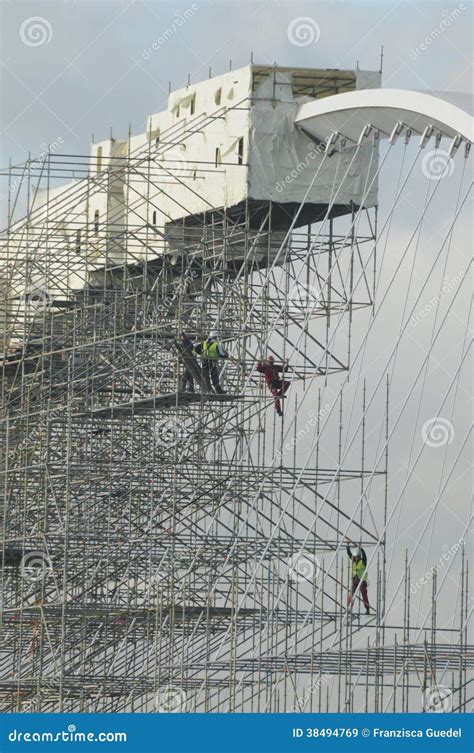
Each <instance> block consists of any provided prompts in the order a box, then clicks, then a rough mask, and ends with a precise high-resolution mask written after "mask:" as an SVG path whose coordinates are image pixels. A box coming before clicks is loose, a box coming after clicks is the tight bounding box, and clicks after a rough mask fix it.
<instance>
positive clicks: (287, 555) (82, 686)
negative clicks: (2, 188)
mask: <svg viewBox="0 0 474 753" xmlns="http://www.w3.org/2000/svg"><path fill="white" fill-rule="evenodd" d="M270 72H271V71H270ZM255 75H256V77H265V75H267V74H265V75H264V69H263V68H262V67H258V70H257V71H256V74H255ZM268 75H269V74H268ZM334 75H335V74H333V77H334ZM347 75H348V74H347ZM301 76H302V77H303V78H302V79H301V80H302V81H303V79H304V78H305V77H304V76H303V74H301ZM340 76H342V77H343V72H341V73H340ZM310 78H311V77H310ZM328 80H329V81H331V80H332V79H331V77H330V76H325V77H324V76H320V80H318V82H316V83H315V80H314V77H313V79H311V82H310V83H311V87H312V89H314V90H315V91H314V92H313V96H317V93H315V92H316V91H321V92H324V95H326V94H327V93H332V92H333V91H334V89H333V88H331V86H329V89H328V91H326V89H327V87H328ZM298 81H299V79H298ZM302 85H303V84H302V83H301V82H300V83H299V84H298V86H302ZM339 85H340V84H339ZM336 86H337V85H336ZM305 87H306V88H305V90H304V92H303V93H304V94H305V96H307V95H308V91H310V89H311V87H310V89H308V86H307V85H306V84H305ZM315 87H316V89H315ZM318 87H319V89H318ZM325 87H326V88H325ZM336 91H338V89H337V88H336ZM300 94H301V92H300ZM249 96H250V97H251V96H252V93H250V94H249ZM321 96H322V95H321ZM245 106H246V103H245V102H244V103H242V102H239V103H236V104H234V105H232V107H234V108H243V107H245ZM220 117H222V114H221V111H220V109H219V107H216V109H215V111H214V112H212V113H210V114H206V115H197V116H196V117H195V118H194V119H191V120H190V121H189V122H187V123H185V124H184V125H183V124H182V123H179V124H177V125H176V126H174V127H172V128H170V129H169V131H168V132H166V133H160V137H159V143H157V139H156V138H152V137H150V138H148V139H147V143H146V145H145V146H142V147H140V148H134V147H133V139H132V136H131V134H129V138H128V141H127V142H124V143H125V145H124V146H122V147H121V153H120V154H118V155H116V156H111V157H110V158H109V162H108V166H107V167H106V168H105V169H102V170H101V169H100V168H101V167H102V166H101V165H97V161H96V162H94V160H95V159H96V160H97V159H98V158H91V157H90V156H89V155H82V156H78V155H70V154H62V155H61V154H58V153H54V154H53V153H52V152H51V151H49V152H48V153H47V154H46V155H44V156H43V158H42V159H40V160H32V159H29V160H27V161H26V162H25V163H24V164H22V165H14V166H10V168H9V170H8V181H9V193H8V195H9V197H10V200H9V210H8V222H7V230H6V233H5V235H4V242H3V244H2V259H1V263H2V292H3V298H4V303H3V308H2V310H1V311H2V317H3V318H2V336H3V345H4V356H3V363H2V375H3V381H2V385H3V386H2V397H3V416H2V424H1V432H2V450H3V458H2V471H1V473H2V480H3V483H2V497H3V514H2V576H3V609H2V643H1V649H0V666H1V676H0V697H1V699H2V701H1V702H2V709H3V710H4V711H24V712H45V711H61V712H70V711H71V712H72V711H74V712H76V711H80V712H92V711H105V712H112V711H135V712H140V711H152V712H153V711H158V712H163V711H165V712H166V711H209V712H219V711H232V712H234V711H255V712H263V711H275V712H276V711H299V710H301V711H347V712H352V711H386V710H388V711H392V710H393V711H410V710H418V709H419V707H420V703H421V701H420V697H422V698H425V700H424V701H423V703H424V704H425V705H424V709H425V710H428V711H429V710H432V709H431V708H430V705H433V704H434V705H435V706H437V707H439V704H441V705H442V704H443V703H447V702H448V701H449V704H450V708H452V709H453V710H455V711H460V712H463V711H465V710H466V709H467V704H468V702H469V693H468V686H469V675H468V670H469V669H470V668H472V666H473V664H474V656H473V651H472V647H470V646H469V645H468V640H467V618H468V611H469V610H468V566H467V562H466V560H465V556H464V547H463V546H462V547H460V550H459V553H458V554H459V557H460V558H461V560H462V562H461V571H460V572H461V586H460V593H461V598H460V603H459V610H458V619H457V626H456V627H455V628H453V629H452V630H447V629H444V628H440V627H438V625H437V620H436V600H437V579H436V577H434V578H433V583H432V588H433V593H432V599H431V606H430V609H429V624H427V623H426V620H425V621H423V622H422V624H421V625H420V624H419V623H418V621H417V620H416V619H415V620H413V617H411V607H410V594H411V591H410V566H409V563H408V561H407V564H406V567H405V574H404V578H403V583H404V594H403V604H402V607H401V609H400V612H399V613H397V615H396V619H397V620H398V622H397V623H395V624H394V623H393V621H392V612H391V611H390V609H388V606H389V605H388V598H387V557H386V546H387V540H389V537H390V520H391V515H390V513H391V509H390V501H389V495H388V458H389V455H388V446H389V438H390V421H389V416H390V410H389V398H390V390H389V379H388V378H387V380H386V383H385V385H384V387H383V390H382V391H381V392H379V395H378V398H377V401H376V402H375V404H374V402H373V401H372V399H371V400H369V399H368V395H367V393H368V388H369V386H370V385H368V384H366V382H365V381H364V380H362V381H361V382H360V389H357V390H355V391H354V390H352V386H351V382H350V381H349V375H350V374H351V364H352V358H353V347H354V345H353V331H354V327H356V326H357V321H358V320H357V317H358V315H359V312H361V313H363V312H364V310H365V311H366V312H367V313H368V314H373V312H374V310H375V304H376V290H377V255H378V248H379V243H380V240H379V238H378V232H377V226H378V224H379V220H378V216H377V215H378V211H377V207H365V206H357V205H355V204H349V205H347V204H339V203H338V201H337V198H336V196H337V191H336V190H335V192H334V199H333V200H332V201H331V202H329V203H328V204H327V205H325V206H324V207H318V209H317V211H316V210H315V208H314V206H308V205H307V203H305V202H300V203H295V204H291V205H287V206H283V205H282V204H279V203H277V202H275V201H273V200H268V201H263V200H258V201H255V200H247V201H245V202H243V203H241V204H240V205H239V206H238V207H237V208H236V207H226V206H225V202H224V201H223V202H222V206H221V207H219V208H215V207H210V208H209V210H208V211H205V212H201V213H199V214H196V213H194V212H192V211H187V212H186V211H185V212H184V213H183V219H182V220H176V219H170V221H169V222H167V229H166V233H165V235H164V236H163V234H161V233H159V232H158V231H157V230H156V223H155V222H154V219H153V212H155V211H156V207H157V206H158V207H159V206H160V205H159V202H158V201H157V198H156V195H157V192H158V193H160V194H161V193H162V192H164V193H165V192H166V193H169V192H170V191H171V190H172V187H173V186H176V185H179V187H180V190H181V195H185V194H186V192H189V194H190V195H191V194H194V193H195V192H196V191H197V190H198V189H197V188H196V184H197V180H196V179H197V178H199V177H202V179H203V180H211V178H210V177H209V173H210V171H211V169H213V168H215V165H210V164H207V163H206V162H205V161H203V162H202V164H200V166H199V167H198V168H197V170H198V175H197V176H196V166H195V164H193V165H188V164H187V162H186V160H185V159H183V158H182V157H181V158H180V159H179V161H178V162H177V161H176V159H175V158H174V157H175V154H176V145H177V144H185V143H186V140H187V138H188V137H189V135H190V134H191V133H193V134H194V133H196V132H198V131H204V130H205V129H206V128H208V127H211V126H212V125H213V124H214V123H215V121H216V119H218V118H220ZM344 147H345V145H342V147H341V148H342V149H344ZM359 148H365V149H367V150H368V151H369V152H372V153H373V161H374V163H377V164H378V162H377V161H378V149H379V144H378V140H377V138H376V137H374V134H371V136H370V137H369V136H368V137H367V139H366V142H365V143H364V144H363V145H362V146H359V147H357V148H356V149H355V151H357V150H358V149H359ZM170 153H171V155H172V156H171V157H170V156H169V155H170ZM173 155H174V157H173ZM330 158H331V155H330V153H329V154H328V151H327V150H326V152H325V153H324V154H323V155H322V159H323V160H326V159H330ZM370 159H371V160H372V157H371V158H370ZM242 167H243V165H242ZM219 168H220V169H222V170H225V161H224V162H222V163H221V162H219ZM232 169H233V170H235V165H232ZM377 170H378V168H377ZM369 175H370V172H369V170H368V171H367V176H369ZM367 176H362V178H363V180H364V179H365V180H367V181H368V180H369V178H368V177H367ZM65 178H69V179H71V178H75V179H76V181H75V182H74V183H72V184H71V185H70V186H69V187H68V188H67V189H66V190H62V191H61V192H60V194H55V189H54V187H55V186H56V185H57V183H58V181H61V180H64V179H65ZM341 180H343V178H341ZM40 190H42V191H43V194H42V200H41V203H40V204H38V200H37V197H38V196H39V191H40ZM104 193H105V194H106V195H107V197H108V201H109V202H110V206H111V208H110V209H109V211H108V214H107V217H106V221H105V222H103V223H102V221H101V223H102V224H101V225H100V226H98V222H99V221H98V220H97V218H95V219H94V217H93V218H92V220H91V219H90V214H89V212H88V211H87V210H86V212H85V214H84V212H83V207H84V205H85V206H86V207H89V206H91V205H92V202H93V198H94V196H97V195H102V194H104ZM117 197H120V198H117ZM18 213H20V215H21V216H20V219H18ZM384 227H385V225H384ZM213 328H217V329H218V331H219V338H220V340H221V341H222V343H223V344H224V346H225V347H226V348H227V349H228V350H229V351H230V352H231V354H232V356H233V359H234V361H235V362H234V363H231V362H230V360H225V359H223V361H222V363H223V367H222V369H221V373H220V380H221V384H222V386H223V388H224V390H225V393H224V394H215V393H214V392H211V391H209V390H208V389H207V388H206V386H205V385H204V384H198V383H197V384H196V385H195V387H196V389H195V392H185V391H183V389H182V381H181V379H182V373H183V368H184V366H183V356H182V352H181V351H180V347H179V337H180V334H181V333H182V332H183V331H184V332H186V334H188V335H189V336H190V337H191V338H192V340H193V341H199V340H200V339H202V338H203V336H205V334H206V333H208V332H209V330H211V329H213ZM268 354H273V355H274V356H275V358H276V360H277V361H279V362H281V363H282V364H283V365H286V364H288V367H286V366H285V368H287V371H286V377H285V378H288V379H289V380H290V382H291V386H290V389H289V390H288V392H287V393H286V395H285V396H284V397H282V398H281V400H282V402H283V413H284V415H283V418H280V417H279V416H277V414H276V413H275V410H274V396H272V395H271V394H270V393H269V391H268V390H267V388H266V386H265V384H264V383H263V381H262V379H261V377H260V375H259V374H258V373H257V372H256V369H255V366H256V363H257V362H258V361H259V360H260V359H263V358H265V357H266V356H267V355H268ZM384 379H385V375H384ZM331 384H334V385H336V387H335V389H334V391H333V393H331V397H330V398H328V397H327V392H326V390H327V387H328V385H329V386H330V385H331ZM358 385H359V382H358ZM382 393H383V394H382ZM346 421H347V422H348V423H349V424H350V426H351V427H355V428H354V431H353V433H352V435H351V440H350V442H348V441H347V434H346V433H345V427H346V425H347V424H346ZM370 422H372V425H374V423H375V425H376V426H377V427H378V428H379V430H380V436H381V442H380V446H379V447H377V451H376V452H371V451H369V443H368V441H367V431H368V426H369V428H370ZM371 495H372V496H376V497H377V499H378V505H377V509H376V510H375V509H374V508H373V507H372V506H371V505H370V502H369V499H370V497H371ZM349 534H350V535H351V537H352V538H353V539H354V540H356V541H357V542H358V544H359V545H361V546H362V547H364V548H365V549H366V550H367V552H368V556H369V572H370V582H371V585H370V598H371V604H372V608H371V613H370V615H367V616H366V615H365V613H361V611H360V609H361V607H360V605H359V600H358V599H357V598H356V600H355V602H354V606H353V607H352V608H349V607H348V606H347V592H348V589H350V586H351V571H350V563H349V560H348V558H347V556H346V553H345V546H346V542H345V537H346V536H347V535H349ZM440 677H442V678H444V681H443V682H442V683H440ZM444 686H446V687H444ZM443 688H444V691H446V692H447V700H446V701H445V700H444V696H443V692H444V691H443ZM446 688H449V691H447V690H446ZM426 698H428V700H426Z"/></svg>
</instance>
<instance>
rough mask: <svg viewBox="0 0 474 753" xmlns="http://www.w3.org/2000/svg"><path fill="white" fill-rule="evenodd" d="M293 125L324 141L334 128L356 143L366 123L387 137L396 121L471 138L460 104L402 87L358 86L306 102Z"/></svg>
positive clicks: (416, 128) (417, 130) (470, 123)
mask: <svg viewBox="0 0 474 753" xmlns="http://www.w3.org/2000/svg"><path fill="white" fill-rule="evenodd" d="M294 122H295V124H296V126H297V127H299V128H301V129H303V130H304V131H305V132H306V133H307V134H308V135H309V136H311V137H312V138H315V139H317V140H318V141H324V140H325V139H327V138H328V137H329V136H330V135H331V134H332V133H334V131H338V132H339V134H340V135H341V137H342V138H345V139H347V140H348V141H349V142H353V143H357V141H358V140H359V137H360V134H361V132H362V130H363V128H364V126H366V125H367V124H370V125H371V126H373V127H374V128H376V129H377V130H378V131H379V132H380V137H381V138H388V137H389V136H390V135H391V133H392V131H393V128H394V126H395V125H396V123H397V122H402V123H403V124H404V125H405V126H406V127H407V128H410V129H411V130H412V131H413V132H414V133H419V134H422V133H423V132H424V130H425V128H426V127H427V126H433V128H434V129H435V131H439V132H440V133H442V134H443V136H447V137H451V138H453V137H455V136H461V137H462V138H463V139H465V140H466V141H469V142H471V141H472V140H473V132H474V128H473V122H474V121H473V118H472V117H471V115H469V114H468V113H467V112H464V110H461V109H460V108H459V107H455V105H452V104H450V103H449V102H446V101H445V100H443V99H439V98H438V97H433V96H431V95H430V94H423V93H420V92H414V91H409V90H405V89H360V90H358V91H354V92H347V93H345V94H335V95H333V96H331V97H324V98H322V99H317V100H313V101H312V102H306V103H305V104H303V105H301V107H300V108H299V109H298V111H297V114H296V117H295V121H294Z"/></svg>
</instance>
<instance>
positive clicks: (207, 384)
mask: <svg viewBox="0 0 474 753" xmlns="http://www.w3.org/2000/svg"><path fill="white" fill-rule="evenodd" d="M218 338H219V333H218V332H217V330H215V329H213V330H211V332H209V335H208V337H206V339H205V340H203V341H202V342H201V343H196V344H195V345H194V350H195V351H196V353H199V354H200V356H201V363H202V377H203V391H204V389H205V390H206V392H209V393H211V392H212V391H213V388H214V392H215V393H216V395H225V391H224V390H223V389H222V387H221V385H220V381H219V367H218V363H219V361H220V359H221V358H223V359H229V360H231V361H232V362H233V363H235V359H234V358H232V356H231V355H229V353H228V352H227V351H226V350H224V348H223V347H222V345H221V343H220V342H219V340H218Z"/></svg>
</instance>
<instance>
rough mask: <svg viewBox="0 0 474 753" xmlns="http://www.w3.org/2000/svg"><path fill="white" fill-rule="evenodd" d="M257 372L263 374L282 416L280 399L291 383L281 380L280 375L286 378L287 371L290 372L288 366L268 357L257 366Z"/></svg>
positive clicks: (278, 411)
mask: <svg viewBox="0 0 474 753" xmlns="http://www.w3.org/2000/svg"><path fill="white" fill-rule="evenodd" d="M257 371H258V372H259V373H260V374H263V378H264V379H265V382H266V383H267V385H268V389H269V390H270V392H271V393H272V395H273V396H274V398H275V410H276V412H277V413H278V415H279V416H282V415H283V411H282V409H281V400H280V398H281V397H283V395H284V394H285V392H286V391H287V389H288V387H289V386H290V382H289V381H288V380H285V379H281V378H280V374H281V375H282V376H284V374H285V371H288V365H287V364H281V365H280V364H276V363H275V359H274V358H273V356H268V358H267V359H266V360H264V361H260V362H259V363H258V364H257Z"/></svg>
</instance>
